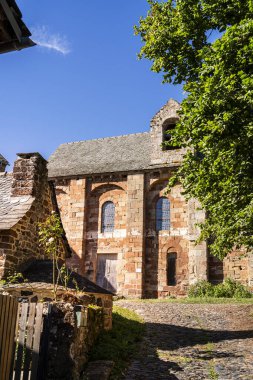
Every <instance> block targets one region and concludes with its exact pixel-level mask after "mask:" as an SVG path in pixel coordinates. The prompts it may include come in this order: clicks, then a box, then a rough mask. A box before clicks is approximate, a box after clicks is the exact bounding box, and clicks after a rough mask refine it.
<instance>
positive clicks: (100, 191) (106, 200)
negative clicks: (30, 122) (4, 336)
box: [48, 99, 253, 297]
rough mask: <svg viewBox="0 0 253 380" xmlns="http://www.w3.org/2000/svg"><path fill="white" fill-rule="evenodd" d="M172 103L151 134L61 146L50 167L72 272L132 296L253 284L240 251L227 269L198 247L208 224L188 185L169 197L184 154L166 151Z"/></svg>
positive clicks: (252, 269) (252, 266) (252, 265)
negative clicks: (229, 282)
mask: <svg viewBox="0 0 253 380" xmlns="http://www.w3.org/2000/svg"><path fill="white" fill-rule="evenodd" d="M179 108H180V105H179V104H178V103H177V102H176V101H174V100H172V99H171V100H170V101H169V102H168V103H167V104H166V105H165V106H164V107H162V108H161V110H160V111H159V112H158V113H157V114H156V115H155V116H154V117H153V119H152V120H151V125H150V131H149V132H145V133H137V134H130V135H124V136H118V137H111V138H103V139H96V140H90V141H80V142H74V143H67V144H63V145H61V146H60V147H59V148H58V149H57V150H56V151H55V153H53V155H52V156H51V157H50V160H49V166H48V169H49V177H50V180H52V181H54V184H55V188H56V194H57V201H58V205H59V209H60V213H61V217H62V222H63V225H64V228H65V231H66V234H67V238H68V241H69V244H70V246H71V249H72V253H73V255H72V258H71V259H70V262H69V265H70V266H72V267H73V268H77V270H78V271H79V272H80V273H82V274H84V275H85V276H86V277H88V278H89V279H90V280H92V281H94V282H96V283H97V284H98V285H100V286H102V287H104V288H106V289H108V290H112V291H114V292H115V293H118V294H120V295H123V296H125V297H165V296H168V295H184V294H186V292H187V288H188V286H189V285H190V284H193V283H195V282H196V281H198V280H202V279H209V280H210V281H211V282H214V283H217V282H219V281H222V280H223V278H224V277H232V278H235V279H237V280H240V281H241V282H243V283H244V284H247V285H252V284H253V262H252V259H250V257H247V256H244V255H243V252H233V253H231V255H230V256H229V258H227V259H226V260H225V261H224V262H220V261H219V260H217V259H215V258H214V257H212V256H210V254H209V252H208V247H207V244H206V242H202V243H200V244H196V239H197V237H198V233H199V232H198V230H197V228H196V226H195V225H196V223H198V222H200V221H202V220H203V219H204V218H205V213H204V212H203V211H201V210H199V208H198V203H197V201H195V200H191V201H189V202H186V201H185V199H184V197H183V195H182V194H181V190H182V188H181V186H180V185H176V186H175V187H174V188H173V189H172V190H171V192H170V193H168V194H167V193H166V186H167V183H168V178H169V177H170V176H171V174H172V172H173V171H174V170H176V168H177V167H178V166H179V165H180V163H181V162H182V158H183V154H184V149H180V148H173V147H170V146H166V147H164V146H163V144H162V143H163V142H164V141H165V140H167V141H168V140H169V138H170V136H169V134H168V133H166V132H168V131H169V130H170V129H172V128H174V127H175V124H176V122H177V121H178V114H177V112H178V110H179Z"/></svg>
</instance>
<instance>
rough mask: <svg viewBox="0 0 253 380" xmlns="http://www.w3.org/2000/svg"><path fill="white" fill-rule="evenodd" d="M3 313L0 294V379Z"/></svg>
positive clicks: (3, 307) (0, 372)
mask: <svg viewBox="0 0 253 380" xmlns="http://www.w3.org/2000/svg"><path fill="white" fill-rule="evenodd" d="M4 314H5V304H4V297H3V296H2V295H1V296H0V379H1V377H2V376H1V374H2V366H1V362H2V355H3V351H4V350H3V328H2V323H3V318H4Z"/></svg>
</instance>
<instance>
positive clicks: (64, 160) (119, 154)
mask: <svg viewBox="0 0 253 380" xmlns="http://www.w3.org/2000/svg"><path fill="white" fill-rule="evenodd" d="M150 152H151V142H150V134H149V133H148V132H144V133H136V134H130V135H124V136H117V137H108V138H104V139H97V140H86V141H80V142H74V143H68V144H62V145H60V146H59V148H58V149H57V150H56V151H55V152H54V153H53V154H52V155H51V157H50V158H49V165H48V170H49V177H50V178H54V177H61V176H62V177H64V176H73V175H82V174H83V175H85V174H93V173H94V174H96V173H97V174H99V173H113V172H125V171H136V170H143V169H148V168H149V167H150V161H151V157H150Z"/></svg>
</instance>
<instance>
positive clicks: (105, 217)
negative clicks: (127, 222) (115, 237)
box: [101, 202, 115, 232]
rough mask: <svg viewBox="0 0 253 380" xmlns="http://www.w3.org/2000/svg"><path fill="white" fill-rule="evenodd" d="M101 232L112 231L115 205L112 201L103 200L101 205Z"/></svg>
mask: <svg viewBox="0 0 253 380" xmlns="http://www.w3.org/2000/svg"><path fill="white" fill-rule="evenodd" d="M101 220H102V223H101V231H102V232H113V231H114V221H115V206H114V204H113V202H105V203H104V204H103V206H102V218H101Z"/></svg>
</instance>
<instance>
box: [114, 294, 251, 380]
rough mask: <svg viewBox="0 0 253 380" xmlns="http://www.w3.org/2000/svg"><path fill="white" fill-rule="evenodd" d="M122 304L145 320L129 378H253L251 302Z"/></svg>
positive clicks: (206, 379)
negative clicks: (139, 346) (221, 303)
mask: <svg viewBox="0 0 253 380" xmlns="http://www.w3.org/2000/svg"><path fill="white" fill-rule="evenodd" d="M118 304H119V305H120V306H122V307H126V308H129V309H131V310H134V311H135V312H137V313H138V314H139V315H141V316H142V317H143V318H144V320H145V322H146V326H147V330H146V336H145V338H144V341H143V343H142V346H141V350H140V353H139V355H138V356H137V357H136V359H135V361H134V362H133V363H132V365H131V366H130V368H129V370H128V374H127V376H126V380H135V379H142V380H147V379H148V380H159V379H168V380H170V379H171V380H202V379H205V380H209V379H210V380H239V379H243V380H253V305H238V304H237V305H227V304H224V305H213V304H212V305H211V304H209V305H203V304H202V305H196V304H195V305H193V304H174V303H165V302H163V303H162V302H161V303H151V302H147V303H146V302H145V303H144V302H131V301H120V302H118Z"/></svg>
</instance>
